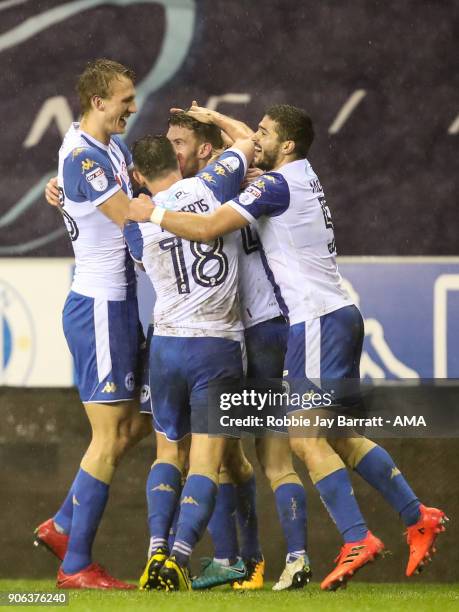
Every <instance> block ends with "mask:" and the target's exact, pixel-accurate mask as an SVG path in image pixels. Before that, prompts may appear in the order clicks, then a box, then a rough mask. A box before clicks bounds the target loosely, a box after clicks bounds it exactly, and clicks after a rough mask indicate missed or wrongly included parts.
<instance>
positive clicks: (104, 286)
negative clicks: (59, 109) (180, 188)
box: [58, 123, 135, 300]
mask: <svg viewBox="0 0 459 612" xmlns="http://www.w3.org/2000/svg"><path fill="white" fill-rule="evenodd" d="M131 166H132V158H131V154H130V153H129V150H128V148H127V147H126V145H125V144H124V143H123V142H122V140H121V139H120V138H119V137H117V136H112V138H111V139H110V142H109V144H108V145H104V144H103V143H101V142H98V141H97V140H95V139H94V138H92V137H91V136H89V134H86V133H85V132H83V131H82V130H80V128H79V124H78V123H73V124H72V125H71V126H70V129H69V130H68V132H67V134H66V135H65V137H64V141H63V143H62V146H61V148H60V150H59V173H58V187H59V194H60V195H59V197H60V204H61V208H60V211H61V212H62V215H63V217H64V221H65V224H66V226H67V230H68V232H69V235H70V239H71V241H72V246H73V251H74V253H75V274H74V278H73V283H72V290H73V291H76V292H77V293H81V294H82V295H86V296H89V297H99V298H105V299H107V300H124V299H126V297H127V296H128V295H131V294H135V272H134V266H133V263H132V260H131V258H130V257H129V252H128V250H127V247H126V244H125V241H124V238H123V233H122V231H121V229H120V228H119V227H118V226H117V225H116V223H114V222H113V221H111V220H110V219H109V218H108V217H107V216H106V215H104V214H103V213H101V212H100V211H99V210H98V208H97V207H98V206H100V205H101V204H103V203H104V202H105V201H106V200H108V198H110V197H111V196H113V195H114V194H115V193H116V192H117V191H119V190H120V189H123V191H124V192H125V193H126V195H127V196H128V197H129V198H131V197H132V187H131V182H130V180H129V172H128V170H129V169H130V167H131Z"/></svg>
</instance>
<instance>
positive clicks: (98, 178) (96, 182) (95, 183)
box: [85, 166, 108, 191]
mask: <svg viewBox="0 0 459 612" xmlns="http://www.w3.org/2000/svg"><path fill="white" fill-rule="evenodd" d="M85 178H86V180H87V181H88V183H89V184H90V185H91V187H92V188H93V189H95V190H96V191H105V190H106V189H107V187H108V179H107V177H106V176H105V172H104V171H103V170H102V168H100V167H99V166H98V167H97V168H94V170H91V172H89V173H88V174H86V177H85Z"/></svg>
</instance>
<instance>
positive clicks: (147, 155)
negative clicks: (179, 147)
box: [132, 135, 178, 181]
mask: <svg viewBox="0 0 459 612" xmlns="http://www.w3.org/2000/svg"><path fill="white" fill-rule="evenodd" d="M132 159H133V161H134V166H135V167H136V168H137V170H138V171H139V172H140V173H141V174H143V175H144V177H145V178H146V179H148V180H149V181H152V180H154V179H156V178H158V177H160V176H161V175H163V174H167V173H168V172H173V171H174V170H176V169H177V168H178V162H177V156H176V154H175V151H174V148H173V146H172V144H171V143H170V142H169V140H168V139H167V138H166V136H163V135H161V136H144V137H143V138H141V139H140V140H137V142H135V143H134V146H133V147H132Z"/></svg>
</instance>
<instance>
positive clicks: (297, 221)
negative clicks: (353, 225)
mask: <svg viewBox="0 0 459 612" xmlns="http://www.w3.org/2000/svg"><path fill="white" fill-rule="evenodd" d="M229 205H230V206H232V207H233V208H234V209H235V210H237V211H238V212H239V213H240V214H241V215H243V216H244V217H245V218H246V219H247V220H248V221H250V222H251V223H256V229H257V232H258V234H259V236H260V239H261V242H262V244H263V250H264V253H265V255H266V259H267V262H268V264H269V267H270V269H271V271H272V273H273V276H274V279H275V282H276V284H277V285H278V286H279V289H280V293H281V298H282V299H283V301H284V303H285V305H286V307H287V310H288V313H287V314H288V317H289V320H290V324H291V325H294V324H295V323H300V322H301V321H309V320H311V319H315V318H317V317H320V316H322V315H324V314H327V313H329V312H333V311H334V310H338V308H342V307H343V306H347V305H349V304H352V303H353V302H352V300H351V298H350V296H349V295H348V293H347V292H346V290H345V288H344V286H343V283H342V278H341V275H340V273H339V272H338V267H337V265H336V247H335V237H334V233H333V223H332V220H331V215H330V210H329V208H328V206H327V203H326V200H325V196H324V192H323V189H322V186H321V184H320V182H319V179H318V178H317V175H316V174H315V172H314V170H313V169H312V167H311V164H310V163H309V162H308V160H307V159H300V160H296V161H294V162H290V163H289V164H286V165H285V166H282V167H281V168H279V169H278V170H276V171H275V172H269V173H267V174H264V175H262V176H261V177H260V178H259V179H258V180H257V181H254V182H253V183H251V184H250V185H249V186H248V187H247V188H246V189H245V190H244V191H243V192H242V193H241V194H240V195H239V196H238V197H237V198H235V199H234V200H232V201H231V202H229Z"/></svg>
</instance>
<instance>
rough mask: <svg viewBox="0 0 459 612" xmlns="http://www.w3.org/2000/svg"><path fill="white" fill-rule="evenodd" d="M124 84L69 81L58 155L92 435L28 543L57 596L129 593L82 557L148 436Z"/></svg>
mask: <svg viewBox="0 0 459 612" xmlns="http://www.w3.org/2000/svg"><path fill="white" fill-rule="evenodd" d="M134 81H135V76H134V73H133V72H132V70H130V69H129V68H126V67H125V66H123V65H121V64H119V63H117V62H114V61H111V60H106V59H100V60H96V61H94V62H90V63H89V64H88V65H87V67H86V69H85V70H84V72H83V73H82V74H81V76H80V77H79V80H78V93H79V98H80V105H81V121H80V122H79V123H73V124H72V125H71V127H70V128H69V130H68V132H67V134H66V135H65V138H64V141H63V143H62V146H61V148H60V151H59V174H58V191H59V198H60V209H59V210H60V211H61V213H62V216H63V221H64V222H65V224H66V226H67V229H68V232H69V236H70V239H71V241H72V246H73V250H74V253H75V273H74V278H73V282H72V286H71V290H70V293H69V296H68V298H67V300H66V303H65V305H64V311H63V327H64V334H65V337H66V339H67V343H68V346H69V349H70V351H71V353H72V356H73V359H74V363H75V370H76V378H77V387H78V391H79V394H80V398H81V401H82V403H83V406H84V409H85V412H86V415H87V417H88V419H89V423H90V426H91V432H92V438H91V442H90V444H89V447H88V449H87V450H86V453H85V454H84V456H83V458H82V460H81V465H80V469H79V471H78V473H77V475H76V477H75V480H74V481H73V484H72V486H71V488H70V491H69V493H68V495H67V497H66V499H65V501H64V503H63V505H62V506H61V508H60V509H59V511H58V512H57V514H56V515H55V516H54V517H53V518H52V519H49V520H48V521H46V522H45V523H43V524H41V525H40V526H39V527H38V528H37V530H36V542H38V543H42V544H44V545H45V546H47V547H48V548H49V549H50V550H51V551H52V552H53V553H54V554H56V556H58V557H59V558H60V559H62V565H61V567H60V568H59V572H58V579H57V586H58V587H59V588H97V589H132V588H135V586H133V585H131V584H127V583H124V582H121V581H119V580H116V579H115V578H113V577H112V576H110V575H109V574H108V573H107V572H106V571H105V570H104V569H103V568H102V567H101V566H100V565H98V564H96V563H93V562H92V557H91V548H92V544H93V541H94V537H95V535H96V531H97V527H98V525H99V523H100V520H101V518H102V514H103V512H104V509H105V506H106V503H107V500H108V494H109V489H110V483H111V480H112V477H113V473H114V471H115V469H116V466H117V464H118V463H119V461H120V459H121V458H122V456H123V455H124V453H125V452H126V450H127V449H128V448H129V447H130V446H132V445H133V444H135V442H136V441H137V440H138V439H140V438H142V437H143V436H144V435H146V433H148V431H150V430H151V425H150V423H149V422H148V419H147V418H146V417H145V415H140V414H139V409H138V402H137V401H136V399H137V395H138V387H137V369H138V365H139V364H138V359H139V349H140V345H141V343H142V341H143V335H142V333H141V328H140V323H139V318H138V309H137V298H136V280H135V275H134V269H133V263H132V261H131V259H130V257H129V253H128V251H127V248H126V245H125V242H124V238H123V232H122V228H123V226H124V222H125V217H126V213H127V209H128V203H129V198H130V197H132V186H131V181H130V175H129V172H130V170H131V169H132V159H131V155H130V153H129V150H128V149H127V147H126V146H125V145H124V143H123V142H122V140H121V139H120V138H119V135H121V134H123V133H124V131H125V128H126V124H127V121H128V119H129V117H130V115H132V114H133V113H135V112H136V110H137V108H136V104H135V88H134Z"/></svg>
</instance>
